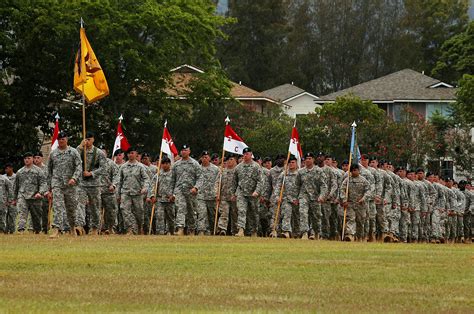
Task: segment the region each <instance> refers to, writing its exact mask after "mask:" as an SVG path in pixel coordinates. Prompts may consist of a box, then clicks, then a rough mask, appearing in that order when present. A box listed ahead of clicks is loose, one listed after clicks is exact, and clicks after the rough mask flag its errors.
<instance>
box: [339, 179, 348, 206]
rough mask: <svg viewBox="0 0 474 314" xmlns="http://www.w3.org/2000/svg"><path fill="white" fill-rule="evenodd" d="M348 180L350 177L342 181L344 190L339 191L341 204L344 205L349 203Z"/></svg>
mask: <svg viewBox="0 0 474 314" xmlns="http://www.w3.org/2000/svg"><path fill="white" fill-rule="evenodd" d="M347 180H349V178H348V177H346V178H345V179H344V180H343V181H342V188H341V189H340V191H339V198H340V199H341V202H343V203H344V202H346V201H347V198H346V189H347Z"/></svg>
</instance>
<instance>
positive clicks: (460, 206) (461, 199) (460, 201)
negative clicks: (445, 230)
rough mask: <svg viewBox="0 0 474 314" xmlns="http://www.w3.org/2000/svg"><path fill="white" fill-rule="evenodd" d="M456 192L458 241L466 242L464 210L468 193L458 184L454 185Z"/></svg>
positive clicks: (455, 211)
mask: <svg viewBox="0 0 474 314" xmlns="http://www.w3.org/2000/svg"><path fill="white" fill-rule="evenodd" d="M453 190H454V193H456V196H457V199H456V201H457V202H456V207H455V208H456V209H455V210H454V213H455V217H456V243H464V221H463V219H464V211H465V210H466V195H465V194H464V193H463V192H461V190H460V189H459V185H458V184H456V183H455V184H454V186H453Z"/></svg>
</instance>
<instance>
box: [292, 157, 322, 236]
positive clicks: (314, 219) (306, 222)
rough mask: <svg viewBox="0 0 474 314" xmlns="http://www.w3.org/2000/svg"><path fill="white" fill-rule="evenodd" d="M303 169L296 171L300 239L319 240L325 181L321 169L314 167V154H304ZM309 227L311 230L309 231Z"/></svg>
mask: <svg viewBox="0 0 474 314" xmlns="http://www.w3.org/2000/svg"><path fill="white" fill-rule="evenodd" d="M304 163H305V167H304V168H302V169H300V170H299V171H298V177H299V178H298V181H297V182H299V184H300V186H299V187H298V188H299V190H300V195H299V204H300V229H301V232H302V235H301V238H302V239H308V235H309V238H311V239H319V236H320V234H321V203H322V202H323V201H324V195H326V194H327V190H328V187H327V184H326V182H327V179H326V175H325V174H324V172H323V171H322V170H321V168H319V167H316V166H315V165H314V154H313V153H311V152H308V153H306V154H305V160H304ZM310 225H311V229H310Z"/></svg>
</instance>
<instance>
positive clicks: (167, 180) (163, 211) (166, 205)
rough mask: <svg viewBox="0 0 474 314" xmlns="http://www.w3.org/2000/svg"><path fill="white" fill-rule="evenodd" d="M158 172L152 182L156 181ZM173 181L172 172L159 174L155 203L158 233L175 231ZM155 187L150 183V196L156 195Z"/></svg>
mask: <svg viewBox="0 0 474 314" xmlns="http://www.w3.org/2000/svg"><path fill="white" fill-rule="evenodd" d="M156 175H157V174H156V173H155V175H154V176H153V178H152V181H151V182H156ZM171 183H172V172H171V169H170V170H169V171H163V170H161V171H160V175H159V176H158V191H157V193H156V203H155V213H156V214H155V226H156V233H157V234H160V235H163V234H165V233H167V232H168V233H170V234H173V232H174V220H175V206H174V202H172V201H171V200H170V197H172V196H173V187H172V185H171ZM154 189H155V187H154V185H153V184H150V186H149V188H148V198H152V197H154V196H155V191H154Z"/></svg>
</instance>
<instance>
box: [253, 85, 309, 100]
mask: <svg viewBox="0 0 474 314" xmlns="http://www.w3.org/2000/svg"><path fill="white" fill-rule="evenodd" d="M262 94H263V95H265V96H268V97H270V98H272V99H275V100H278V101H281V102H283V103H284V102H286V101H289V100H292V99H294V98H297V97H299V96H302V95H309V96H311V97H313V98H315V99H317V98H318V96H315V95H312V94H311V93H308V92H306V91H305V90H304V89H301V88H299V87H298V86H295V85H293V84H283V85H280V86H277V87H274V88H270V89H267V90H265V91H263V92H262Z"/></svg>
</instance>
